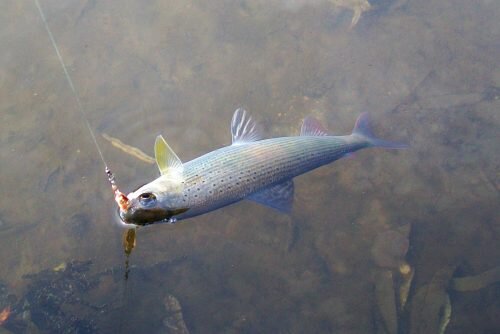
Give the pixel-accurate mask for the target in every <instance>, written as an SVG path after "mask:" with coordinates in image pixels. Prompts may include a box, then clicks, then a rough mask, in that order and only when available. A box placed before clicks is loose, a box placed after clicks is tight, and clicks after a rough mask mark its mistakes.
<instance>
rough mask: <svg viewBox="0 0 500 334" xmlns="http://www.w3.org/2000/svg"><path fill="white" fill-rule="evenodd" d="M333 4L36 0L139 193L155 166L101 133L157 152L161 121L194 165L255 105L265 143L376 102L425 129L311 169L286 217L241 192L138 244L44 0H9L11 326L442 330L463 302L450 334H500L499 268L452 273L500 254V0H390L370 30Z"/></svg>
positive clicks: (0, 19) (3, 66) (5, 308)
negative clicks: (127, 241) (483, 278)
mask: <svg viewBox="0 0 500 334" xmlns="http://www.w3.org/2000/svg"><path fill="white" fill-rule="evenodd" d="M346 2H347V3H349V1H346ZM354 2H355V1H354ZM336 3H338V2H335V1H328V0H314V1H299V0H294V1H292V0H267V1H263V0H248V1H228V0H213V1H201V0H197V1H177V0H167V1H158V0H152V1H129V0H125V1H116V0H115V1H95V0H68V1H56V0H40V4H41V6H42V8H43V10H44V11H45V14H46V17H47V22H48V24H49V26H50V28H51V30H52V32H53V34H54V37H55V39H56V41H57V44H58V46H59V48H60V52H61V55H62V57H63V58H64V61H65V63H66V65H67V67H68V72H69V74H70V76H71V78H72V79H73V82H74V83H75V88H76V91H77V94H78V96H79V98H80V99H81V101H82V105H83V109H84V111H85V113H86V115H87V117H88V120H89V122H90V125H91V127H92V129H93V130H94V131H95V133H96V135H97V140H98V143H99V145H100V146H101V147H102V150H103V153H104V157H105V159H106V161H107V163H108V164H109V166H110V167H111V169H112V170H113V171H114V173H115V174H116V177H117V181H118V183H119V185H120V187H121V188H123V191H127V192H128V191H131V190H133V189H135V188H137V187H138V186H140V185H142V184H144V183H145V182H148V181H149V180H151V179H152V178H153V177H156V176H157V170H156V167H155V166H154V165H151V164H147V163H145V162H144V161H141V160H139V159H137V158H135V157H133V156H130V155H127V154H125V153H124V152H122V151H120V150H118V149H117V148H115V147H114V146H112V145H111V144H110V142H108V141H107V140H106V139H105V138H104V137H103V134H106V135H109V136H112V137H114V138H118V139H120V140H121V141H122V142H124V143H126V144H128V145H131V146H133V147H136V148H139V149H141V150H143V151H144V152H145V153H147V154H149V155H152V154H153V152H152V151H153V143H154V140H155V137H156V135H158V134H160V133H161V134H163V136H164V137H165V138H166V139H167V141H168V142H169V144H170V146H171V147H172V148H173V149H174V150H175V151H176V153H177V154H178V155H179V157H180V158H181V159H182V160H183V161H188V160H190V159H192V158H195V157H197V156H199V155H201V154H203V153H206V152H208V151H211V150H213V149H216V148H218V147H221V146H223V145H228V144H230V142H231V139H230V130H229V123H230V120H231V116H232V113H233V111H234V110H235V109H236V108H238V107H245V108H246V109H247V110H248V111H249V112H250V113H251V114H252V115H253V116H254V117H255V118H256V119H257V120H259V121H260V123H261V124H262V126H263V127H264V129H265V131H266V133H267V135H268V136H269V137H272V136H283V135H297V134H298V132H299V128H300V124H301V120H302V119H303V118H304V117H305V116H307V115H313V116H315V117H316V118H318V119H319V120H320V121H321V122H322V123H323V124H324V125H325V127H327V128H328V129H330V130H331V132H332V133H334V134H339V135H340V134H348V133H350V131H351V130H352V127H353V125H354V121H355V119H356V117H357V116H358V115H359V114H360V113H361V112H363V111H369V112H370V113H371V114H372V120H373V123H374V124H373V127H374V132H375V133H376V134H377V135H378V136H379V137H381V138H385V139H391V140H395V141H401V142H406V143H408V144H409V145H410V148H409V149H407V150H400V151H390V150H384V149H371V150H364V151H362V152H359V153H357V154H356V155H355V157H351V158H348V159H342V160H340V161H337V162H335V163H334V164H332V165H330V166H325V167H322V168H320V169H318V170H316V171H313V172H311V173H308V174H306V175H303V176H300V177H298V178H296V181H295V203H294V209H293V211H292V213H291V214H290V215H289V216H288V215H283V214H280V213H278V212H275V211H273V210H272V209H269V208H266V207H263V206H260V205H258V204H255V203H253V202H250V201H243V202H241V203H238V204H235V205H232V206H229V207H226V208H223V209H221V210H218V211H215V212H212V213H209V214H206V215H203V216H200V217H197V218H193V219H191V220H187V221H183V222H180V223H179V224H176V225H157V226H151V227H148V228H143V229H139V230H138V232H137V244H136V247H135V248H134V249H133V251H132V252H131V254H130V256H129V257H126V255H125V253H124V248H123V245H122V234H123V232H124V230H123V229H122V228H120V227H119V226H118V225H117V224H116V222H115V219H116V218H115V203H114V201H113V198H112V193H111V190H110V187H109V184H108V182H107V180H106V176H105V174H104V167H103V165H102V161H101V160H100V158H99V155H98V153H97V150H96V148H95V147H94V144H93V142H92V139H91V137H90V134H89V132H88V129H87V128H86V125H85V122H84V120H83V119H82V117H81V114H80V113H79V111H78V108H77V105H76V101H75V97H74V95H73V94H72V92H71V90H70V88H69V86H68V83H67V81H66V79H65V77H64V74H63V71H62V68H61V65H60V63H59V62H58V59H57V57H56V54H55V52H54V49H53V47H52V45H51V43H50V40H49V37H48V35H47V32H46V30H45V28H44V25H43V22H42V20H41V18H40V16H39V13H38V11H37V9H36V6H35V3H34V2H33V1H32V0H22V1H10V2H9V1H3V2H2V3H1V4H0V44H1V45H2V52H0V86H1V89H0V116H1V122H0V144H1V145H0V161H1V172H0V196H1V198H2V200H1V201H0V252H1V254H2V264H3V265H2V266H1V267H0V326H1V328H2V329H1V330H2V331H8V332H12V333H38V332H39V333H71V332H78V333H116V332H127V333H187V332H190V333H390V334H393V333H394V334H396V333H400V334H401V333H430V331H432V330H436V333H437V332H439V329H438V328H439V322H440V321H442V319H439V316H440V314H436V313H439V309H440V307H441V306H440V305H445V304H446V303H445V302H444V301H446V296H448V297H449V301H450V303H449V305H448V307H449V309H450V310H451V316H449V318H450V319H449V323H448V325H447V327H446V333H496V332H500V320H499V317H498V310H499V309H500V299H499V298H498V296H499V295H500V284H499V283H497V282H496V280H493V281H492V282H490V283H488V284H484V286H481V288H480V289H476V290H474V291H468V292H460V291H456V290H454V289H453V288H452V284H451V283H450V282H452V281H453V278H454V277H455V278H457V277H462V276H473V275H478V274H481V273H483V272H485V271H487V270H490V269H493V268H496V267H498V266H500V261H499V260H498V259H499V258H500V248H499V247H498V245H499V242H500V216H499V212H500V211H499V206H498V203H499V190H500V175H499V170H500V153H499V150H498V146H499V139H498V138H499V137H498V127H499V126H500V112H499V110H500V45H499V43H498V41H499V36H500V23H499V21H498V19H497V18H498V17H499V16H500V3H498V2H496V1H487V0H482V1H475V2H470V1H466V0H458V1H451V0H446V1H441V0H424V1H415V0H398V1H397V0H379V1H375V0H374V1H372V2H370V3H371V5H372V9H371V10H370V11H367V12H363V14H362V16H361V19H360V21H359V23H358V24H357V25H356V26H355V27H354V28H352V29H350V28H349V25H350V23H351V18H352V11H351V10H349V9H348V8H347V9H346V8H344V7H339V6H336V5H335V4H336ZM406 266H408V267H406ZM408 268H410V273H414V276H413V280H412V281H411V284H410V283H409V282H407V279H408V276H409V274H408V273H407V272H406V271H405V270H406V269H408ZM499 279H500V278H499ZM405 282H407V283H408V287H409V288H408V287H407V288H406V292H407V293H408V297H407V302H406V303H404V302H402V301H401V298H402V295H404V294H405V293H403V292H400V288H399V287H400V286H402V287H403V288H402V289H403V290H404V289H405V288H404V284H405ZM403 290H401V291H403ZM422 294H426V295H427V296H429V297H428V298H426V299H424V301H422V299H421V298H420V296H422ZM419 303H424V304H423V305H424V306H421V305H422V304H419ZM440 303H443V304H440ZM433 307H437V310H438V311H437V312H434V313H432V312H431V314H425V313H424V312H420V311H421V310H422V309H425V310H433ZM443 307H444V306H443ZM9 310H10V313H9ZM441 310H442V309H441ZM2 312H3V313H2ZM442 314H443V312H441V315H442ZM434 316H435V317H436V319H437V320H433V319H434ZM3 317H5V318H6V319H4V320H2V318H3ZM417 324H422V325H421V326H420V327H419V325H417ZM424 326H427V327H424ZM429 328H430V329H429ZM436 328H437V329H436Z"/></svg>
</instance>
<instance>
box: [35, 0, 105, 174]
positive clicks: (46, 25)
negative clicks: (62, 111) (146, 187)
mask: <svg viewBox="0 0 500 334" xmlns="http://www.w3.org/2000/svg"><path fill="white" fill-rule="evenodd" d="M34 1H35V5H36V7H37V8H38V12H39V13H40V17H41V18H42V21H43V25H44V26H45V30H47V33H48V34H49V38H50V42H51V43H52V46H53V47H54V50H56V55H57V58H58V59H59V62H60V63H61V67H62V69H63V71H64V76H65V77H66V80H67V81H68V84H69V88H71V91H72V92H73V95H74V96H75V100H76V104H77V106H78V110H79V111H80V114H81V116H82V118H83V120H84V121H85V124H86V125H87V129H88V130H89V132H90V136H91V137H92V140H93V141H94V144H95V147H96V148H97V152H98V153H99V156H100V157H101V160H102V163H103V164H104V167H105V168H106V174H107V175H108V178H109V180H110V182H111V184H114V177H113V175H112V174H111V171H110V170H109V168H108V164H107V163H106V160H105V159H104V155H103V154H102V151H101V148H100V147H99V144H98V143H97V139H96V136H95V134H94V131H93V130H92V127H91V126H90V122H89V120H88V118H87V114H86V113H85V111H84V109H83V106H82V102H81V101H80V98H79V97H78V94H77V93H76V89H75V86H74V85H73V80H71V77H70V76H69V73H68V69H67V67H66V64H65V63H64V60H63V58H62V56H61V53H60V52H59V48H58V47H57V43H56V40H55V38H54V35H52V31H51V30H50V28H49V24H48V23H47V19H46V18H45V13H44V12H43V10H42V7H41V6H40V3H39V2H38V0H34Z"/></svg>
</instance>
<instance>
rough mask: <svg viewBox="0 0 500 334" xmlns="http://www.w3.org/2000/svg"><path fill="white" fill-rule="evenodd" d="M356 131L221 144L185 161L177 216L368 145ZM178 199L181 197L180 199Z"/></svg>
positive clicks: (242, 195) (229, 199) (214, 206)
mask: <svg viewBox="0 0 500 334" xmlns="http://www.w3.org/2000/svg"><path fill="white" fill-rule="evenodd" d="M367 145H368V142H367V141H366V140H364V139H363V138H361V137H359V138H355V137H354V136H353V137H351V136H339V137H334V136H323V137H310V136H297V137H281V138H272V139H265V140H260V141H257V142H250V143H247V144H242V145H235V146H228V147H223V148H220V149H218V150H215V151H213V152H210V153H207V154H205V155H203V156H201V157H199V158H196V159H194V160H191V161H189V162H187V163H186V164H185V170H184V173H185V175H184V177H185V185H184V187H185V188H184V191H183V196H182V197H181V198H179V202H178V204H177V205H178V206H181V207H182V206H186V207H188V208H189V210H187V211H186V212H185V213H182V214H181V215H179V217H178V219H182V218H188V217H193V216H197V215H200V214H203V213H206V212H209V211H212V210H215V209H218V208H220V207H223V206H226V205H228V204H231V203H234V202H237V201H239V200H242V199H244V198H246V197H248V196H249V195H251V194H253V193H256V192H259V191H261V190H264V189H267V188H269V187H272V186H274V185H277V184H281V183H283V182H284V181H287V180H291V179H292V178H294V177H295V176H298V175H300V174H304V173H306V172H308V171H310V170H313V169H315V168H318V167H320V166H323V165H325V164H328V163H331V162H333V161H335V160H337V159H339V158H341V157H342V156H344V155H345V154H346V153H349V152H354V151H356V150H358V149H361V148H363V147H366V146H367ZM180 201H182V203H181V202H180Z"/></svg>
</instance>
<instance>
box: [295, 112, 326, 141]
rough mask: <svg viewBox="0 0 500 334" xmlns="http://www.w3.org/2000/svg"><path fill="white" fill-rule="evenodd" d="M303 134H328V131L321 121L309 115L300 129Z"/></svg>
mask: <svg viewBox="0 0 500 334" xmlns="http://www.w3.org/2000/svg"><path fill="white" fill-rule="evenodd" d="M300 135H301V136H328V131H326V129H325V128H324V127H323V125H321V123H320V122H319V121H318V120H317V119H316V118H314V117H312V116H307V117H306V118H304V121H303V122H302V128H301V129H300Z"/></svg>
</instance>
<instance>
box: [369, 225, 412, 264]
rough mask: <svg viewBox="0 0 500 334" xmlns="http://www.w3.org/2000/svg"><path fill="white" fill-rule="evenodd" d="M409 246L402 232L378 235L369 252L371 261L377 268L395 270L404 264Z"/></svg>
mask: <svg viewBox="0 0 500 334" xmlns="http://www.w3.org/2000/svg"><path fill="white" fill-rule="evenodd" d="M409 245H410V242H409V240H408V236H407V235H405V234H404V233H402V232H398V231H392V230H390V231H385V232H382V233H379V234H378V235H377V237H376V239H375V242H374V244H373V247H372V250H371V253H372V257H373V260H374V261H375V263H376V264H377V265H378V266H379V267H382V268H390V269H397V268H399V266H400V265H401V264H402V263H403V262H404V258H405V256H406V253H407V252H408V247H409Z"/></svg>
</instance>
